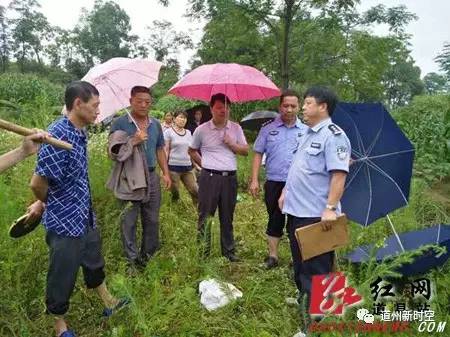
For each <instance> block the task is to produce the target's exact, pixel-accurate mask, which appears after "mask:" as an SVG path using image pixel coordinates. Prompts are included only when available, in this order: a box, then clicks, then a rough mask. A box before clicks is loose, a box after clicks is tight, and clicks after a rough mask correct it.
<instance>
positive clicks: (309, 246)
mask: <svg viewBox="0 0 450 337" xmlns="http://www.w3.org/2000/svg"><path fill="white" fill-rule="evenodd" d="M327 222H329V223H331V229H330V230H328V231H324V230H322V221H320V222H317V223H314V224H312V225H308V226H305V227H302V228H297V229H296V230H295V237H296V238H297V242H298V246H299V247H300V253H301V255H302V260H303V261H305V260H309V259H310V258H312V257H314V256H317V255H320V254H323V253H326V252H330V251H333V250H335V249H336V248H339V247H343V246H346V245H347V244H348V243H349V237H348V229H347V217H346V216H345V214H342V215H340V216H339V217H338V218H337V220H335V221H327Z"/></svg>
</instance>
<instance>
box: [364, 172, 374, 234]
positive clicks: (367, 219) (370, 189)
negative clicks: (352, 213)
mask: <svg viewBox="0 0 450 337" xmlns="http://www.w3.org/2000/svg"><path fill="white" fill-rule="evenodd" d="M366 169H367V170H366V172H367V175H368V180H369V205H368V208H367V215H366V223H365V224H364V226H367V223H368V222H369V215H370V210H371V208H372V178H371V176H370V169H369V166H366Z"/></svg>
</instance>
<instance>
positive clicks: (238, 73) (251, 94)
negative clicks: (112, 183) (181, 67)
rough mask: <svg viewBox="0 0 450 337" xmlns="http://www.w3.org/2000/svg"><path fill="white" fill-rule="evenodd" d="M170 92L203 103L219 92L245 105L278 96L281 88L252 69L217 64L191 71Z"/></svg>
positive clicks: (233, 64)
mask: <svg viewBox="0 0 450 337" xmlns="http://www.w3.org/2000/svg"><path fill="white" fill-rule="evenodd" d="M169 93H170V94H174V95H176V96H178V97H182V98H188V99H195V100H201V101H206V102H209V100H210V99H211V96H213V95H215V94H217V93H222V94H225V95H227V97H228V98H229V99H230V100H231V101H232V102H248V101H256V100H266V99H270V98H273V97H277V96H280V89H278V87H277V86H276V85H275V84H274V83H273V82H272V81H271V80H270V79H269V78H267V77H266V76H265V75H264V74H263V73H262V72H261V71H259V70H257V69H255V68H253V67H250V66H245V65H241V64H236V63H216V64H206V65H203V66H200V67H198V68H196V69H194V70H192V71H191V72H190V73H189V74H187V75H186V76H184V77H183V78H182V79H181V80H179V81H178V82H177V83H176V84H175V85H174V86H173V87H172V88H170V90H169Z"/></svg>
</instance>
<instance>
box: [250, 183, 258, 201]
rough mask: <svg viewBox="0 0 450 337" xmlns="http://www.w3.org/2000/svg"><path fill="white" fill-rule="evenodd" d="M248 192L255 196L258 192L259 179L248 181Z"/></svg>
mask: <svg viewBox="0 0 450 337" xmlns="http://www.w3.org/2000/svg"><path fill="white" fill-rule="evenodd" d="M249 189H250V194H251V195H252V196H253V197H254V198H256V197H257V196H258V194H259V181H258V180H252V181H251V183H250V188H249Z"/></svg>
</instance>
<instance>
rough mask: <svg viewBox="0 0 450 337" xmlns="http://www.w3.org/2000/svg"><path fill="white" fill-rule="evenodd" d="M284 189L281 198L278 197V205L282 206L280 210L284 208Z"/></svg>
mask: <svg viewBox="0 0 450 337" xmlns="http://www.w3.org/2000/svg"><path fill="white" fill-rule="evenodd" d="M284 194H285V192H284V189H283V192H281V195H280V198H279V199H278V207H279V208H280V211H282V210H283V206H284Z"/></svg>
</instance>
